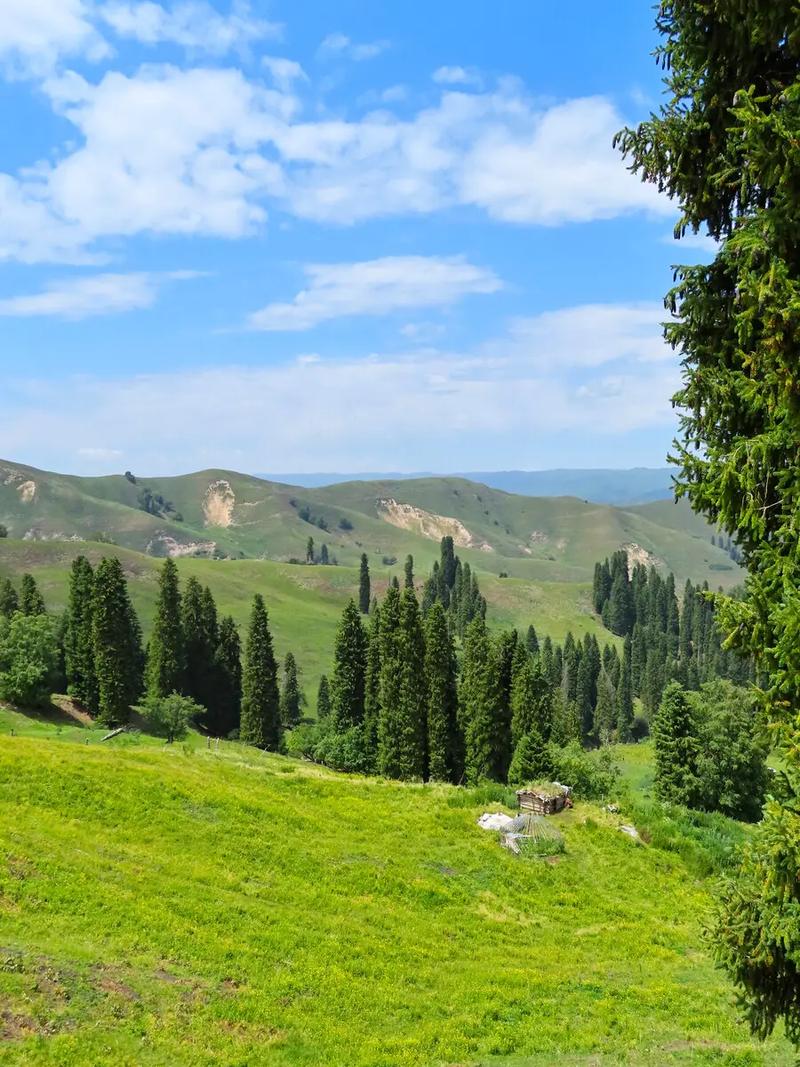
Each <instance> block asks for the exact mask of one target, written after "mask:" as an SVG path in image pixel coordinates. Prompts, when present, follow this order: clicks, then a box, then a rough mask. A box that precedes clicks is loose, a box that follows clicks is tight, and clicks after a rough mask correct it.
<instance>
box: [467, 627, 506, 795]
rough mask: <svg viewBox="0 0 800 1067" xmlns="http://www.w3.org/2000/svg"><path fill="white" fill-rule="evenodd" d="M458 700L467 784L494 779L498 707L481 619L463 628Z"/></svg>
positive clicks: (500, 757)
mask: <svg viewBox="0 0 800 1067" xmlns="http://www.w3.org/2000/svg"><path fill="white" fill-rule="evenodd" d="M458 699H459V719H460V724H461V729H462V732H463V734H464V775H465V778H466V781H467V784H469V785H476V784H477V783H479V782H481V781H483V780H484V779H486V778H493V779H497V777H498V766H499V765H501V763H502V760H503V756H504V753H503V752H501V751H499V748H500V746H499V745H498V737H497V722H498V713H499V706H500V694H499V691H498V677H497V662H496V659H495V655H494V649H493V647H492V642H491V641H490V639H489V635H488V633H487V631H486V623H485V622H484V621H483V618H482V617H481V616H478V617H477V618H475V619H473V620H472V622H471V623H470V624H469V626H468V627H467V633H466V637H465V639H464V663H463V667H462V671H461V685H460V687H459V695H458Z"/></svg>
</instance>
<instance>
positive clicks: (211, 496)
mask: <svg viewBox="0 0 800 1067" xmlns="http://www.w3.org/2000/svg"><path fill="white" fill-rule="evenodd" d="M235 505H236V495H235V493H234V491H233V487H232V486H231V483H230V482H228V481H226V480H225V479H224V478H220V479H219V480H218V481H216V482H212V483H211V485H209V487H208V489H206V495H205V496H204V497H203V515H204V516H205V524H206V526H224V527H228V526H233V524H234V523H233V509H234V506H235Z"/></svg>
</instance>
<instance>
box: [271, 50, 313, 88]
mask: <svg viewBox="0 0 800 1067" xmlns="http://www.w3.org/2000/svg"><path fill="white" fill-rule="evenodd" d="M261 65H262V67H264V69H265V70H268V71H269V73H270V75H271V77H272V80H273V81H274V82H275V84H276V85H277V87H278V88H279V89H280V90H281V92H287V93H288V92H290V91H291V88H292V85H293V84H294V82H296V81H304V82H305V81H308V75H307V74H306V72H305V71H304V70H303V68H302V67H301V66H300V64H299V63H296V62H295V61H294V60H293V59H285V58H284V57H283V56H262V57H261Z"/></svg>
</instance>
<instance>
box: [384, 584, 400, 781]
mask: <svg viewBox="0 0 800 1067" xmlns="http://www.w3.org/2000/svg"><path fill="white" fill-rule="evenodd" d="M379 648H380V686H379V695H380V718H379V720H378V770H379V772H380V773H381V774H385V775H389V774H390V773H391V768H392V767H393V765H394V764H393V760H394V756H393V752H394V750H393V742H392V736H391V735H392V732H393V730H394V724H395V716H396V713H397V708H398V706H399V703H400V670H401V664H402V644H401V640H400V590H399V589H398V588H397V586H396V585H395V584H394V583H393V582H392V583H391V584H390V586H389V588H388V589H387V591H386V596H385V597H384V600H383V603H382V604H381V619H380V638H379Z"/></svg>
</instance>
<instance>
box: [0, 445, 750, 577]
mask: <svg viewBox="0 0 800 1067" xmlns="http://www.w3.org/2000/svg"><path fill="white" fill-rule="evenodd" d="M148 509H149V510H148ZM0 523H4V524H5V525H6V526H7V527H8V529H9V533H10V536H11V537H12V538H15V539H24V540H26V541H37V542H39V541H51V540H58V541H63V540H69V539H76V540H98V539H99V540H111V541H113V542H114V543H116V544H118V545H120V546H122V547H125V548H131V549H135V550H137V551H139V552H144V553H146V554H148V555H151V556H156V557H158V556H165V555H172V556H204V557H214V556H216V557H222V556H224V557H229V558H249V559H272V560H277V561H289V560H290V559H292V558H298V559H304V558H305V553H306V544H307V541H308V538H309V536H312V537H314V539H315V542H316V543H317V546H319V545H320V544H321V543H323V542H324V543H326V544H328V546H329V550H330V552H331V553H332V554H334V555H335V556H336V557H337V559H338V561H339V563H341V564H344V565H355V564H356V563H357V561H358V558H359V556H360V555H361V553H362V552H367V554H368V556H369V557H370V560H371V561H372V563H373V564H374V565H378V566H380V565H382V561H383V560H384V559H387V560H391V559H397V560H401V561H402V559H403V558H404V557H405V555H406V554H407V553H411V554H413V555H414V557H415V560H416V562H417V570H418V573H420V574H423V573H426V572H427V571H428V570H429V568H430V566H431V565H432V563H433V560H434V559H435V558H436V556H437V554H438V542H439V539H440V538H441V537H442V535H444V534H451V535H452V536H453V537H454V540H455V542H456V544H457V545H458V550H459V554H460V555H461V556H462V558H464V559H465V560H468V561H469V562H470V564H471V565H472V566H473V567H475V568H477V569H478V570H480V571H482V572H484V573H488V574H494V575H498V574H500V573H501V572H504V573H506V574H508V575H510V576H512V577H515V578H520V579H532V580H535V581H556V582H560V581H565V582H587V581H590V580H591V577H592V571H593V567H594V563H595V561H596V560H598V559H601V558H603V557H604V556H606V555H609V554H610V553H611V552H614V551H616V550H617V549H619V548H621V547H623V546H624V547H627V548H628V549H629V551H630V552H631V554H632V556H633V558H636V559H641V560H643V561H644V562H647V563H654V564H655V565H656V566H659V567H660V568H662V569H664V570H672V571H674V572H675V574H676V576H677V578H678V580H679V581H683V580H684V579H685V578H692V579H693V580H695V581H703V580H707V581H708V582H709V584H710V585H712V586H717V585H721V586H723V587H729V586H731V585H734V584H736V583H737V582H739V581H740V580H741V577H742V572H741V571H740V569H739V568H738V567H737V566H736V565H735V564H734V563H732V561H731V560H730V558H729V557H728V555H727V553H725V552H724V551H723V550H722V549H720V548H717V547H715V546H712V545H711V533H712V531H711V529H710V527H708V526H707V525H706V524H705V522H704V521H703V520H702V519H700V518H698V517H696V516H695V515H693V513H692V512H691V510H690V509H689V507H688V505H686V504H685V503H681V504H677V505H676V504H672V503H671V502H668V501H658V502H655V503H651V504H646V505H643V506H631V507H626V508H618V507H612V506H610V505H604V504H590V503H587V501H586V500H581V499H579V498H576V497H526V496H520V495H518V494H514V493H507V492H504V491H502V490H498V489H491V488H489V487H487V486H484V485H480V484H478V483H476V482H471V481H468V480H466V479H460V478H420V479H414V480H386V481H378V482H361V481H358V482H349V483H343V484H339V485H333V486H328V487H323V488H317V489H303V488H300V487H297V486H290V485H285V484H282V483H278V482H268V481H265V480H263V479H259V478H255V477H253V476H251V475H243V474H237V473H235V472H231V471H224V470H207V471H199V472H196V473H193V474H187V475H181V476H176V477H171V478H150V477H148V478H142V477H134V476H133V475H130V476H128V477H126V476H123V475H112V476H108V477H103V478H79V477H75V476H70V475H60V474H53V473H50V472H46V471H39V470H37V469H35V468H32V467H26V466H24V465H20V464H16V463H11V462H9V461H0Z"/></svg>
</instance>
